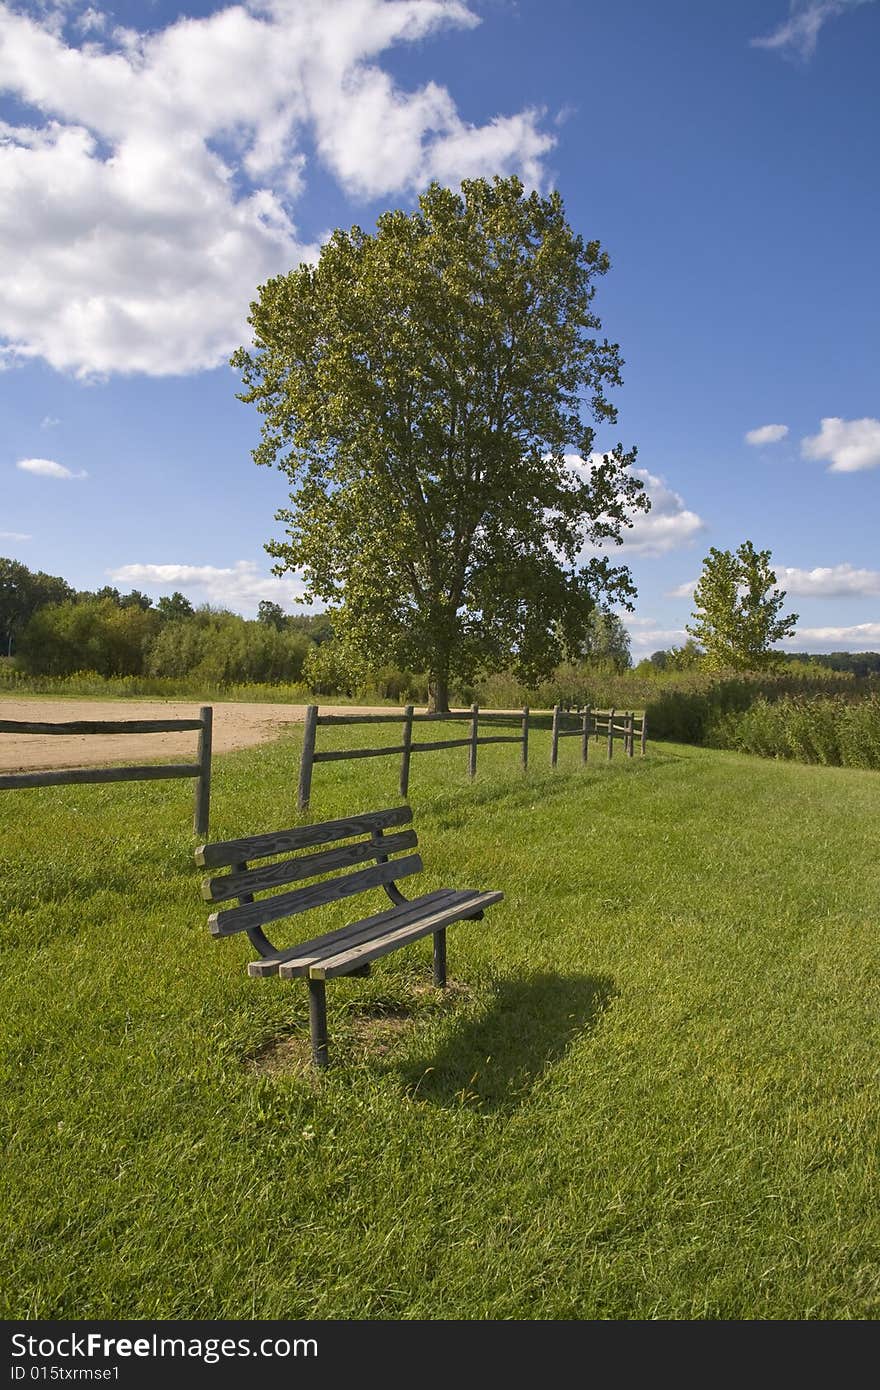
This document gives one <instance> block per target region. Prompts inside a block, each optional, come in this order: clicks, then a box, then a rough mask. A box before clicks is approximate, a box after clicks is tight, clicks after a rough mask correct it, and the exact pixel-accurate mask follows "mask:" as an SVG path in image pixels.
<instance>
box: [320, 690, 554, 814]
mask: <svg viewBox="0 0 880 1390" xmlns="http://www.w3.org/2000/svg"><path fill="white" fill-rule="evenodd" d="M517 718H519V720H520V732H519V733H518V734H481V733H480V732H479V725H480V723H481V722H486V721H493V720H494V721H496V722H498V721H505V722H507V723H509V722H510V721H511V719H517ZM401 721H402V733H401V742H400V743H392V744H386V745H385V746H384V747H382V748H346V749H332V750H327V751H326V752H319V751H317V750H316V747H315V745H316V742H317V734H318V729H319V727H323V726H328V725H334V724H398V725H399V724H401ZM448 721H459V722H465V723H468V724H470V730H469V732H468V735H467V737H466V738H444V739H431V740H426V741H421V742H419V741H414V740H413V725H414V724H437V723H447V722H448ZM486 743H518V744H519V745H520V749H521V753H520V760H521V762H522V766H523V767H524V768H525V767H527V766H528V761H529V711H528V709H527V708H524V709H523V710H522V713H521V714H518V715H517V714H502V713H500V712H499V711H497V710H483V711H481V710H480V707H479V705H472V706H471V708H470V709H469V710H451V711H450V712H449V714H416V713H415V709H414V707H413V706H412V705H407V706H406V708H405V709H404V711H403V715H402V716H401V715H399V714H321V713H320V712H319V707H318V706H317V705H309V706H308V707H307V709H306V719H305V728H304V730H303V747H302V754H301V756H300V765H299V790H298V794H297V806H298V808H299V810H300V811H306V810H308V805H309V800H310V797H311V793H312V768H313V767H314V765H315V763H331V762H346V761H347V760H348V759H349V758H392V757H399V758H400V781H399V789H400V795H401V796H406V795H407V793H408V791H409V774H410V760H411V758H412V755H413V753H435V752H438V751H439V750H440V749H442V748H467V749H468V776H469V777H471V778H473V777H476V775H477V749H478V748H479V747H480V745H481V744H486Z"/></svg>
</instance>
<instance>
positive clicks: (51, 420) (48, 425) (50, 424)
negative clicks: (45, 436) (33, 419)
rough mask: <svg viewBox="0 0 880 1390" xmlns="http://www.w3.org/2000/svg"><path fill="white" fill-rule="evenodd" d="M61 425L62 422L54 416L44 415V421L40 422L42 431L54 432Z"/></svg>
mask: <svg viewBox="0 0 880 1390" xmlns="http://www.w3.org/2000/svg"><path fill="white" fill-rule="evenodd" d="M60 424H61V421H60V420H57V419H56V418H55V416H54V415H44V416H43V418H42V420H41V421H40V429H41V430H54V428H55V426H56V425H60Z"/></svg>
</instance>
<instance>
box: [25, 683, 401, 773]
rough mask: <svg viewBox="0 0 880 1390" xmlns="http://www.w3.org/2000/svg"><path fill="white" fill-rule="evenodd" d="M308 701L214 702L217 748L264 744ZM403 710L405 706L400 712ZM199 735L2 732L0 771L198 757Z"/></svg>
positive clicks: (151, 711) (81, 703) (63, 706)
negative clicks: (287, 702)
mask: <svg viewBox="0 0 880 1390" xmlns="http://www.w3.org/2000/svg"><path fill="white" fill-rule="evenodd" d="M305 711H306V706H305V705H260V704H233V703H230V704H215V705H214V751H215V753H228V752H230V751H231V750H232V749H233V748H250V747H252V746H253V745H254V744H255V743H266V742H269V741H270V740H271V739H273V738H277V736H278V735H279V734H280V733H281V732H283V730H284V729H285V728H286V727H287V726H288V725H290V724H299V723H302V721H303V719H304V717H305ZM345 712H346V713H347V714H393V713H394V710H393V709H389V708H388V707H387V706H386V707H384V708H382V709H379V708H377V707H376V706H373V705H352V706H350V707H349V706H346V707H345ZM198 713H199V706H198V704H192V703H190V702H189V701H182V700H7V699H0V719H21V720H32V721H39V722H40V723H44V724H60V723H64V722H65V721H73V720H81V719H193V718H198ZM401 713H402V711H401ZM196 737H197V736H196V734H194V733H182V734H67V735H64V737H60V736H59V735H58V734H3V733H0V772H37V771H48V770H49V769H50V768H55V767H100V766H102V765H103V764H105V763H121V762H132V763H137V762H143V761H147V762H149V761H151V760H152V759H154V758H155V759H164V758H168V757H178V756H181V755H182V756H183V757H184V758H189V757H190V755H192V757H194V756H195V748H196Z"/></svg>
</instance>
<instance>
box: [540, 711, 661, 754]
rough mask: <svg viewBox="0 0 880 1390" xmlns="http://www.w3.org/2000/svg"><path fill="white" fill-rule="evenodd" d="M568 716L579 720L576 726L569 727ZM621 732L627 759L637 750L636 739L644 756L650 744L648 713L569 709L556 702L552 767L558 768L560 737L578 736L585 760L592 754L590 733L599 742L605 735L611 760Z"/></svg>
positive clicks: (552, 740) (552, 735) (551, 751)
mask: <svg viewBox="0 0 880 1390" xmlns="http://www.w3.org/2000/svg"><path fill="white" fill-rule="evenodd" d="M566 719H569V720H570V719H576V720H577V721H578V724H577V727H576V728H571V727H566V726H565V724H564V723H563V721H564V720H566ZM617 734H619V735H620V736H621V738H622V739H623V751H624V753H625V754H626V756H627V757H628V758H631V757H632V756H633V754H634V752H635V741H636V738H638V740H639V748H640V752H641V755H642V757H644V756H645V751H646V749H647V746H648V718H647V715H646V714H644V713H643V714H636V713H635V711H634V710H630V711H627V712H625V711H623V710H615V709H578V710H570V709H566V708H565V707H564V706H562V705H556V706H554V709H553V729H552V734H551V738H550V766H551V767H556V765H557V761H558V759H559V740H560V739H561V738H579V739H580V741H581V762H582V763H585V762H586V761H587V758H588V755H589V744H590V736H591V735H592V737H593V739H594V741H595V742H597V743H598V741H599V738H600V736H601V737H603V738H604V740H605V745H606V747H607V750H608V759H609V761H610V760H611V759H612V758H613V756H614V738H615V735H617Z"/></svg>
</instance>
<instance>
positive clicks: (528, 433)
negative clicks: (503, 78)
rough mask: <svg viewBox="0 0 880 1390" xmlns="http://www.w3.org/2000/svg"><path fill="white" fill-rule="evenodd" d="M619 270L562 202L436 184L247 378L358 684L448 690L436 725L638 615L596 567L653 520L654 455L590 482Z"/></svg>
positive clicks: (252, 362) (619, 570)
mask: <svg viewBox="0 0 880 1390" xmlns="http://www.w3.org/2000/svg"><path fill="white" fill-rule="evenodd" d="M608 264H609V262H608V257H607V255H606V254H605V253H604V252H603V251H602V250H601V248H600V246H599V243H598V242H596V241H590V242H584V241H583V239H582V238H581V237H580V236H576V235H575V234H574V233H573V231H572V230H571V228H570V227H569V226H568V224H567V223H566V220H565V214H564V208H563V204H562V199H561V198H560V197H559V195H558V193H553V194H551V195H550V196H549V197H547V198H543V197H541V196H539V195H538V194H537V193H532V194H530V195H528V196H527V195H526V194H525V192H524V190H523V186H522V184H521V183H520V182H519V180H518V179H515V178H509V179H501V178H496V179H494V180H493V181H492V182H488V181H486V180H483V179H479V180H472V181H466V182H464V183H463V184H462V186H461V192H460V193H457V192H454V191H452V190H451V189H447V188H442V187H440V186H439V185H438V184H433V185H432V186H431V187H430V188H429V189H428V191H427V192H426V193H425V194H424V195H423V196H422V197H421V198H420V199H419V206H418V210H417V211H415V212H413V213H412V214H407V213H405V212H403V211H392V212H388V213H385V214H383V215H382V216H381V217H380V218H379V219H378V222H377V230H376V232H375V234H373V235H368V234H367V233H366V232H364V231H362V230H361V229H360V228H359V227H353V228H352V229H351V231H349V232H345V231H337V232H335V233H334V234H333V236H332V237H331V238H330V240H329V242H328V243H327V244H326V246H325V247H324V249H323V251H322V253H321V256H320V259H319V261H318V263H317V265H315V266H307V265H302V266H300V267H299V268H298V269H297V270H293V271H291V272H290V273H289V274H287V275H282V276H279V277H277V278H276V279H273V280H270V281H269V282H268V283H267V284H265V285H263V286H262V287H261V289H260V290H259V298H258V300H257V301H256V303H254V304H253V305H252V311H251V318H250V323H251V325H252V327H253V330H254V344H253V347H252V349H251V350H250V351H246V350H245V349H244V348H242V349H240V350H239V351H238V352H237V353H236V354H235V355H234V357H233V359H232V363H233V365H234V366H236V367H237V368H238V369H239V370H240V371H241V373H242V379H243V386H244V390H243V392H242V393H241V396H240V399H242V400H244V401H248V402H253V403H255V404H256V406H257V408H258V409H259V410H260V412H261V413H262V415H263V417H264V423H263V435H262V442H261V444H260V446H259V447H258V448H257V449H256V450H255V452H254V457H255V459H256V461H257V462H258V463H261V464H277V465H278V466H279V467H280V468H282V469H283V470H284V471H285V472H286V473H287V474H288V476H289V478H290V481H291V484H292V489H291V501H290V506H289V508H286V509H284V510H282V511H280V512H279V513H278V518H277V519H278V520H280V521H282V522H284V523H285V526H286V536H285V538H284V539H283V540H278V541H273V542H271V543H270V544H269V545H268V546H267V549H268V550H269V552H270V554H272V555H273V556H274V557H275V559H276V566H275V569H276V572H277V573H282V572H283V571H285V570H294V569H295V570H299V571H301V572H302V573H303V575H304V577H305V580H306V586H307V591H306V595H305V597H306V598H307V599H314V598H321V599H323V600H325V601H327V602H328V603H329V604H330V605H331V613H332V621H333V629H334V634H335V636H336V639H337V640H338V641H339V642H341V643H342V644H343V645H344V646H345V648H346V649H347V651H348V653H349V660H351V659H355V660H358V661H360V662H361V663H363V666H364V667H365V668H367V667H370V666H372V667H374V668H375V667H376V666H378V665H381V664H384V663H386V662H388V661H395V662H396V663H397V664H399V665H400V666H402V667H409V668H410V669H421V670H427V672H428V674H429V682H430V691H431V705H432V708H435V709H438V710H443V709H446V708H447V707H448V705H447V702H448V692H449V683H450V681H451V680H452V679H455V678H459V679H464V680H468V679H470V678H471V677H472V675H473V673H474V671H475V670H476V668H477V667H478V666H481V665H483V666H491V667H498V666H506V665H512V666H513V667H514V669H515V670H517V672H518V673H519V674H520V675H521V676H522V677H524V678H525V679H534V678H537V677H539V676H541V675H544V674H546V673H547V672H548V671H549V670H550V669H551V668H552V666H553V665H554V664H555V663H556V662H557V661H558V660H559V658H560V657H561V656H562V655H563V654H564V653H565V652H566V651H574V650H577V649H578V648H579V646H580V645H581V644H582V642H583V640H584V637H585V634H586V632H587V626H588V621H589V617H590V614H591V612H592V610H593V607H594V606H595V604H596V602H597V599H598V598H599V596H600V595H604V596H605V598H606V601H607V600H610V599H616V600H618V601H620V602H623V603H624V604H627V605H628V604H629V603H630V600H631V598H632V597H633V595H634V593H635V589H634V587H633V584H632V580H631V576H630V574H629V571H628V570H627V569H626V568H625V567H624V566H617V567H615V566H612V564H611V563H610V561H609V559H608V558H607V557H606V556H601V555H599V554H598V553H597V550H598V548H599V547H600V546H602V545H603V544H607V543H609V542H610V543H612V544H613V543H615V542H619V540H620V537H621V528H622V527H623V526H625V525H629V524H631V522H630V520H629V515H630V513H631V512H632V511H633V510H634V509H643V510H646V509H647V507H648V505H649V504H648V501H647V498H646V496H645V494H644V491H643V487H642V483H641V482H640V481H639V479H637V478H636V477H635V476H634V475H633V473H632V471H631V464H632V462H633V460H634V458H635V450H634V449H633V450H630V451H629V452H624V449H623V446H622V445H620V444H618V445H617V447H616V448H615V449H613V450H612V451H611V452H609V453H608V454H606V455H604V457H603V458H601V459H598V460H592V461H591V460H590V456H591V455H592V453H593V447H594V429H593V426H592V424H590V423H587V419H589V420H592V421H593V422H594V423H596V424H599V423H601V424H604V425H607V424H610V423H613V422H614V420H615V419H616V412H615V409H614V407H613V406H612V405H611V404H610V403H609V401H608V400H607V398H606V394H605V392H606V389H607V388H608V387H610V386H615V385H617V384H619V382H620V368H621V359H620V354H619V351H618V348H617V346H616V344H612V343H609V342H608V341H607V340H606V339H604V338H601V337H600V327H601V325H600V322H599V319H598V318H597V317H596V315H595V313H594V312H593V308H592V301H593V296H594V293H595V281H596V279H597V277H598V276H601V275H603V274H604V273H605V272H606V270H607V269H608ZM585 417H587V419H585ZM567 454H569V455H570V454H577V455H579V456H580V458H581V459H582V460H587V461H588V462H587V463H585V464H584V465H582V466H579V467H571V466H569V464H568V462H567V460H566V455H567ZM585 547H589V548H590V551H591V554H590V557H589V558H588V559H587V560H586V561H585V562H582V561H581V559H580V556H581V555H582V552H583V551H584V549H585Z"/></svg>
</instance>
